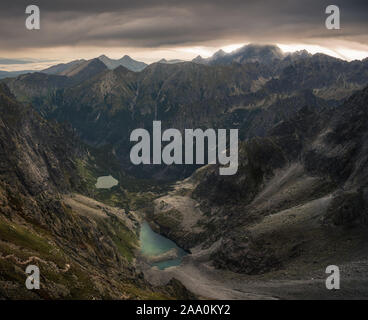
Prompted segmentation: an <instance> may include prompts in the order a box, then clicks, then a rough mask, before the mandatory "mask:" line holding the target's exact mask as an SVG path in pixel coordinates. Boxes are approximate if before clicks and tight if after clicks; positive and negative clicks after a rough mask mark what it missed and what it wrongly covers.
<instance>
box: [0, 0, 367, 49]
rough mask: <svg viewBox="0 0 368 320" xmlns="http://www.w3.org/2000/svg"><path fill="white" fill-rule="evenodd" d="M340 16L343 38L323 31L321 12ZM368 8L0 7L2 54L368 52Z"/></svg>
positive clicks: (272, 4)
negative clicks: (296, 48) (214, 46)
mask: <svg viewBox="0 0 368 320" xmlns="http://www.w3.org/2000/svg"><path fill="white" fill-rule="evenodd" d="M332 3H333V4H336V5H338V6H339V7H340V10H341V30H327V29H326V28H325V26H324V23H325V18H326V14H325V12H324V10H325V8H326V6H327V5H329V4H332ZM30 4H36V5H38V6H39V7H40V10H41V30H39V31H29V30H26V28H25V26H24V22H25V18H26V15H25V8H26V6H27V5H30ZM367 12H368V2H367V1H337V0H329V1H321V0H319V1H317V0H313V1H295V0H293V1H290V0H289V1H279V0H272V1H271V0H263V1H262V0H261V1H259V0H258V1H244V0H226V1H218V0H197V1H194V0H186V1H184V0H181V1H179V0H158V1H157V0H156V1H153V0H148V1H147V0H146V1H140V0H136V1H124V0H123V1H122V0H104V1H101V0H88V1H87V0H80V1H77V0H63V1H54V0H53V1H50V0H47V1H46V0H43V1H42V0H41V1H30V0H29V1H24V0H18V1H17V0H12V1H9V0H2V1H1V3H0V43H1V47H2V48H8V49H17V48H32V47H36V48H37V47H55V46H64V45H92V46H133V47H134V46H136V47H158V46H171V45H173V46H178V45H190V44H198V43H206V42H212V43H214V42H216V41H218V42H220V41H221V40H224V39H230V40H234V41H242V42H245V41H257V42H279V41H290V42H293V41H294V42H300V41H301V40H303V41H313V39H322V40H323V41H328V40H329V39H337V38H339V39H343V40H350V41H354V42H357V43H363V44H368V36H367V31H368V22H367V21H368V19H367Z"/></svg>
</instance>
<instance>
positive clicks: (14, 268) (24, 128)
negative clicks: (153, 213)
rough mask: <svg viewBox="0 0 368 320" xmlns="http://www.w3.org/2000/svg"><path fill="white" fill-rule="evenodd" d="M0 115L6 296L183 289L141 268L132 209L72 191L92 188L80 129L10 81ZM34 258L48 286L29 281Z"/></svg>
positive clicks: (0, 94) (2, 284)
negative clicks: (25, 101) (22, 97)
mask: <svg viewBox="0 0 368 320" xmlns="http://www.w3.org/2000/svg"><path fill="white" fill-rule="evenodd" d="M0 116H1V117H0V299H1V298H12V299H40V298H42V299H70V298H79V299H101V298H116V299H129V298H169V297H180V296H177V295H175V293H173V292H172V287H170V286H168V287H167V288H155V289H154V290H153V288H152V287H151V286H149V285H148V284H147V283H146V282H145V281H144V280H143V279H142V277H141V276H140V275H139V274H138V273H137V272H136V270H135V268H134V264H133V256H134V250H135V249H136V246H137V235H136V221H135V218H134V216H133V215H132V213H131V214H129V215H127V214H126V213H125V211H124V210H117V209H116V208H111V207H108V206H106V205H103V204H101V203H99V202H97V201H94V200H92V199H89V198H88V197H82V196H79V195H75V194H71V192H80V193H83V192H86V189H85V186H84V184H83V179H84V177H83V175H82V174H81V169H80V167H79V165H78V163H79V162H81V161H89V160H88V159H89V158H88V152H87V150H86V149H85V147H82V146H81V144H80V143H79V142H78V140H77V139H76V137H75V136H74V132H73V131H72V130H70V129H67V128H65V127H63V126H61V125H59V124H57V123H55V122H53V123H50V122H48V121H46V120H45V119H43V118H42V117H41V116H40V115H39V114H38V113H36V112H35V111H34V110H33V109H32V108H31V107H29V106H23V105H21V104H19V103H18V102H17V101H15V99H14V96H13V95H12V94H11V93H10V91H9V89H8V88H7V87H6V86H4V85H3V84H1V85H0ZM93 165H96V164H93ZM66 194H67V196H66ZM29 264H35V265H37V266H38V267H39V268H40V273H41V288H40V290H37V291H29V290H27V289H26V287H25V285H24V283H25V280H26V277H25V273H24V272H25V269H26V267H27V266H28V265H29ZM175 286H178V284H176V283H175ZM181 291H182V292H183V291H185V290H184V289H182V290H181ZM186 294H189V293H186Z"/></svg>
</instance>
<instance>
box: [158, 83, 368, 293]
mask: <svg viewBox="0 0 368 320" xmlns="http://www.w3.org/2000/svg"><path fill="white" fill-rule="evenodd" d="M367 121H368V88H366V89H364V90H362V91H360V92H358V93H357V94H355V95H354V96H353V97H351V98H350V99H348V100H347V101H346V102H345V103H344V104H343V105H342V106H340V107H337V108H335V109H332V110H325V111H323V112H322V113H318V112H315V110H313V109H310V108H303V109H302V110H301V111H300V112H299V113H298V114H297V115H296V116H294V117H291V118H290V120H288V121H283V122H281V123H280V124H278V125H277V126H275V127H274V128H273V129H272V130H271V131H270V132H269V134H267V135H266V137H264V138H254V139H250V140H248V141H245V142H243V143H242V144H241V148H240V155H239V157H240V158H239V170H238V173H237V175H235V176H229V177H227V176H220V175H219V174H218V166H217V165H212V166H211V165H208V166H206V167H203V168H201V169H199V170H198V171H197V172H195V174H193V176H192V177H191V178H189V179H187V180H185V181H183V182H181V183H178V184H177V185H176V188H175V190H174V192H172V193H171V194H169V195H167V196H165V197H163V198H159V199H157V200H156V202H155V208H154V215H153V217H152V220H153V221H154V222H155V223H156V224H157V225H158V228H159V230H161V232H162V233H164V234H167V235H169V236H170V237H171V238H172V239H174V240H175V241H176V242H177V243H179V244H180V245H183V246H184V247H185V248H187V249H191V250H192V249H193V248H195V249H196V252H197V254H198V255H199V256H200V254H199V253H198V250H199V252H200V249H198V248H201V250H203V252H205V251H206V250H205V249H208V248H211V249H210V252H211V254H210V255H208V252H207V254H206V257H207V259H209V260H210V261H211V262H212V263H213V264H214V265H215V266H216V267H218V268H221V269H225V270H231V271H235V272H238V273H244V274H258V275H264V276H265V277H267V275H269V277H271V278H272V279H280V278H285V277H286V278H287V277H289V278H290V277H295V279H301V278H302V279H304V277H306V275H310V276H312V277H315V276H317V277H318V278H321V277H322V278H323V276H324V270H325V268H326V266H327V265H331V264H334V265H338V266H340V265H342V264H348V265H349V266H350V267H352V265H353V264H354V263H358V262H361V261H366V255H365V252H366V250H367V249H368V242H367V240H368V238H367V227H368V201H367V199H368V171H367V163H368V152H367V151H368V145H367V136H368V127H367V125H366V123H367ZM174 199H175V200H174ZM189 203H191V206H192V207H193V208H195V209H193V210H196V212H197V214H196V219H191V220H187V219H186V218H185V217H187V215H186V212H187V210H188V206H189ZM196 246H197V247H196ZM207 251H208V250H207ZM203 259H205V258H203ZM204 261H206V260H204ZM363 265H364V263H363ZM363 267H364V266H363ZM366 271H367V270H366V269H364V268H363V269H360V270H357V271H354V272H357V273H353V274H351V275H349V277H348V278H346V279H345V281H346V282H345V283H346V285H348V283H349V286H350V287H351V286H352V285H350V284H351V283H350V282H349V281H355V279H356V278H358V279H359V278H361V277H362V276H361V275H360V274H359V273H358V272H360V273H364V272H366ZM285 275H286V276H285ZM362 281H363V280H362ZM364 281H365V280H364ZM354 283H356V282H354ZM354 283H353V284H354ZM364 283H366V282H362V285H361V286H359V290H361V293H360V294H364V295H366V294H367V291H366V290H365V291H364V290H363V288H364ZM365 288H366V287H365ZM362 290H363V291H362ZM347 294H348V293H347Z"/></svg>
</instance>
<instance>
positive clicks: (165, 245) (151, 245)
mask: <svg viewBox="0 0 368 320" xmlns="http://www.w3.org/2000/svg"><path fill="white" fill-rule="evenodd" d="M139 239H140V242H141V252H142V254H143V255H145V256H148V257H154V256H158V255H161V254H163V253H165V252H167V251H169V250H171V249H173V248H176V249H177V250H178V258H176V259H171V260H165V261H160V262H155V263H152V266H157V267H158V268H159V269H160V270H163V269H165V268H168V267H173V266H178V265H179V264H180V263H181V260H182V257H183V256H185V255H186V254H187V252H186V251H184V250H183V249H182V248H180V247H178V246H177V245H176V244H175V242H173V241H171V240H170V239H167V238H165V237H163V236H161V235H160V234H158V233H156V232H154V231H153V230H152V229H151V227H150V226H149V224H148V223H147V222H146V221H144V222H143V223H142V225H141V230H140V235H139Z"/></svg>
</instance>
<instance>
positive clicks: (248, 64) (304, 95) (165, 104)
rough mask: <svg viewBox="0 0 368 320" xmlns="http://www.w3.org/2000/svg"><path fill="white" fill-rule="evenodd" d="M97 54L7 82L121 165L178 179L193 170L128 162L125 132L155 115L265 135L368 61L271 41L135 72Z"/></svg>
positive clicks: (320, 105) (183, 124)
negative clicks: (67, 67) (284, 47)
mask: <svg viewBox="0 0 368 320" xmlns="http://www.w3.org/2000/svg"><path fill="white" fill-rule="evenodd" d="M229 57H231V59H230V60H229V61H228V60H226V61H225V60H223V59H229ZM221 59H222V60H221ZM95 60H97V61H95ZM95 60H91V61H87V62H84V63H83V64H81V65H79V64H78V65H77V67H76V70H74V69H73V71H72V72H71V71H69V72H68V73H67V74H66V73H65V75H64V76H62V75H45V74H30V75H23V76H20V77H18V78H16V79H7V80H6V82H7V84H8V85H9V87H10V89H11V91H12V92H13V93H14V94H15V96H16V97H17V98H19V99H20V100H21V101H23V102H31V103H32V104H33V105H34V106H35V107H36V109H38V110H39V112H40V113H41V114H42V115H44V116H46V117H47V118H50V119H56V120H58V121H60V122H64V121H67V122H69V123H70V124H71V125H72V126H73V127H74V128H75V129H76V130H77V132H78V134H79V135H80V137H81V138H82V139H83V140H84V141H85V142H87V143H89V144H92V145H95V146H101V145H109V146H112V147H111V149H112V150H113V151H114V152H115V153H116V154H117V156H118V158H119V160H120V163H121V165H122V166H123V167H124V168H125V169H126V170H129V171H130V172H131V173H132V174H134V175H138V176H139V175H141V177H147V176H150V177H161V178H162V177H165V178H166V179H168V178H169V179H170V178H171V179H177V178H183V177H187V176H188V175H189V174H190V173H192V172H193V170H194V169H196V168H195V167H188V166H180V167H175V166H172V167H170V168H169V167H158V166H155V167H148V166H144V167H143V168H141V167H139V168H136V167H134V166H132V165H131V163H130V160H129V156H128V155H129V150H130V147H131V143H130V142H129V136H130V132H131V131H132V130H133V129H136V128H142V127H144V128H147V129H150V128H151V127H152V121H153V120H161V121H162V122H163V127H164V128H163V129H165V128H169V127H174V128H178V129H179V130H183V129H185V128H198V127H200V128H207V127H211V128H238V129H239V130H240V137H241V139H246V138H251V137H254V136H264V135H266V133H267V131H268V130H269V129H270V128H272V127H273V126H274V125H275V124H277V123H278V122H280V121H282V120H287V119H289V118H290V117H292V116H293V115H295V113H296V112H298V111H299V110H300V109H301V108H302V107H304V106H305V105H309V106H312V107H313V108H315V109H316V110H321V109H324V108H331V107H335V106H337V105H338V104H340V103H341V102H342V101H343V100H344V99H345V98H347V97H348V96H350V95H351V94H352V93H353V92H355V91H357V90H359V89H362V88H363V87H364V86H365V85H367V84H368V64H367V61H353V62H346V61H343V60H339V59H336V58H332V57H329V56H326V55H322V54H316V55H313V56H312V55H307V54H303V53H300V54H292V55H287V56H284V55H282V54H281V53H280V52H279V49H278V48H277V47H273V46H254V45H250V46H246V47H244V48H241V49H239V50H237V51H235V52H234V53H232V54H226V53H224V52H222V53H221V52H220V53H218V54H217V55H216V59H215V60H216V61H217V63H208V64H200V63H192V62H183V63H175V64H164V63H154V64H151V65H149V66H148V67H146V68H145V69H144V70H143V71H141V72H132V71H130V70H128V69H126V68H124V67H122V66H120V67H118V68H116V69H114V70H106V69H107V68H106V67H105V66H104V65H103V63H102V62H101V61H100V60H98V59H95ZM99 63H100V64H99ZM84 64H86V65H85V66H84ZM101 65H103V66H101ZM82 66H84V68H82ZM77 71H78V72H77ZM106 128H108V131H107V129H106Z"/></svg>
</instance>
